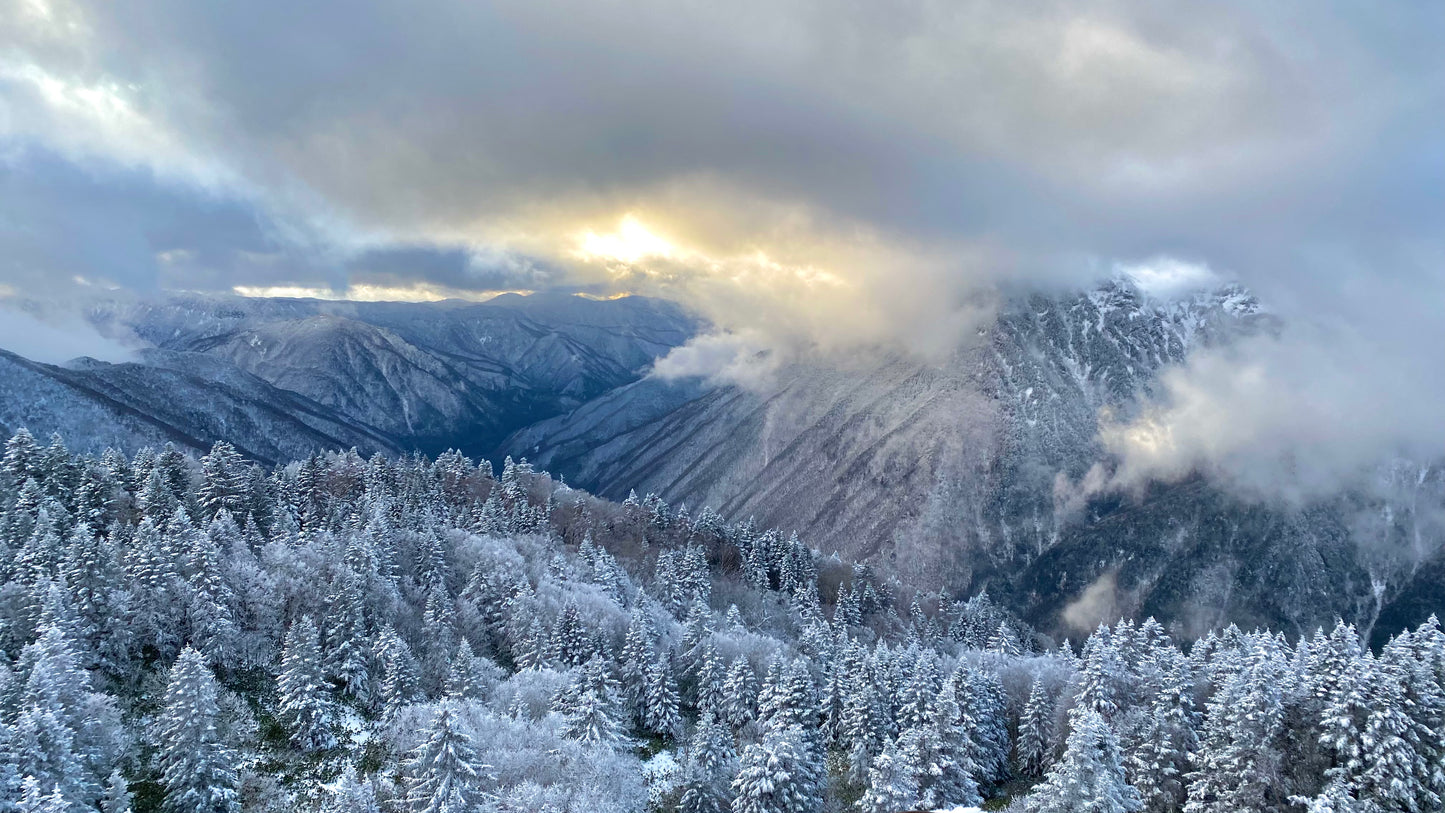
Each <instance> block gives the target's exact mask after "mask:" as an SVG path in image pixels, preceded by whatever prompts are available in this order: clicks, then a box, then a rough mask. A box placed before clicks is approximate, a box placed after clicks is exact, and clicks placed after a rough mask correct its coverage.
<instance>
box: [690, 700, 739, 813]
mask: <svg viewBox="0 0 1445 813" xmlns="http://www.w3.org/2000/svg"><path fill="white" fill-rule="evenodd" d="M736 763H737V754H736V753H735V752H734V750H733V740H732V736H731V735H730V734H729V733H728V730H727V728H726V727H724V726H723V725H722V724H721V723H719V722H718V721H717V719H716V718H715V717H713V715H711V714H704V715H703V716H702V719H701V720H699V721H698V725H697V730H696V731H694V732H693V734H692V739H690V740H689V741H688V746H687V758H686V761H685V764H684V767H683V779H682V788H683V790H682V797H681V800H680V802H679V807H680V809H681V810H682V813H724V812H725V811H727V809H728V807H729V803H730V802H731V801H732V796H731V793H730V786H731V784H732V779H733V775H734V774H735V772H736V770H737V764H736Z"/></svg>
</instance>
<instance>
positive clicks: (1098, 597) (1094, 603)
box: [1061, 570, 1119, 634]
mask: <svg viewBox="0 0 1445 813" xmlns="http://www.w3.org/2000/svg"><path fill="white" fill-rule="evenodd" d="M1061 615H1062V617H1063V619H1064V623H1065V624H1068V625H1069V627H1070V628H1071V629H1073V630H1074V631H1076V632H1079V633H1083V634H1088V633H1090V632H1093V631H1094V630H1096V629H1098V627H1099V625H1100V624H1112V623H1114V622H1115V621H1116V620H1118V618H1119V600H1118V575H1117V574H1116V573H1114V572H1113V571H1112V570H1111V571H1109V572H1108V573H1105V574H1104V575H1102V576H1100V577H1099V578H1097V579H1095V580H1094V582H1093V583H1092V584H1090V585H1089V586H1088V587H1085V588H1084V592H1083V593H1080V594H1079V597H1078V598H1076V599H1074V600H1073V601H1071V602H1069V604H1068V606H1066V607H1064V610H1063V613H1062V614H1061Z"/></svg>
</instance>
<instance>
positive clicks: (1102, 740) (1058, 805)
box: [1026, 708, 1143, 813]
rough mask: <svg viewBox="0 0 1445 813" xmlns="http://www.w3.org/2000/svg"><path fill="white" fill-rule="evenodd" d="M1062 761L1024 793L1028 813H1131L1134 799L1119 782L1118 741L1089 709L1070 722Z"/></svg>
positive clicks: (1137, 802)
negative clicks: (1069, 730) (1026, 795)
mask: <svg viewBox="0 0 1445 813" xmlns="http://www.w3.org/2000/svg"><path fill="white" fill-rule="evenodd" d="M1073 729H1074V730H1073V731H1072V732H1070V733H1069V739H1068V743H1067V745H1066V746H1065V748H1064V755H1063V757H1061V758H1060V759H1059V761H1058V763H1057V764H1055V765H1054V767H1053V768H1051V769H1050V770H1049V774H1048V777H1047V778H1046V779H1045V780H1044V781H1043V782H1042V783H1040V784H1038V785H1036V786H1035V787H1034V789H1033V790H1032V791H1031V792H1030V793H1029V797H1028V802H1027V806H1026V809H1027V810H1028V811H1029V813H1135V811H1139V810H1142V809H1143V802H1142V801H1141V800H1140V799H1139V794H1138V792H1137V791H1136V790H1134V788H1133V786H1131V785H1130V784H1129V783H1128V782H1127V781H1125V779H1124V764H1123V755H1122V754H1121V753H1120V751H1119V741H1118V738H1117V737H1115V736H1114V731H1113V729H1111V728H1110V727H1109V724H1108V722H1106V721H1105V720H1104V718H1103V716H1102V715H1100V714H1099V713H1098V712H1097V711H1095V710H1093V709H1092V708H1086V709H1083V710H1082V711H1081V712H1080V713H1079V714H1077V715H1075V716H1074V719H1073Z"/></svg>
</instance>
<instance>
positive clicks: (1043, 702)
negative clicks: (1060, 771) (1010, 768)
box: [1017, 677, 1054, 776]
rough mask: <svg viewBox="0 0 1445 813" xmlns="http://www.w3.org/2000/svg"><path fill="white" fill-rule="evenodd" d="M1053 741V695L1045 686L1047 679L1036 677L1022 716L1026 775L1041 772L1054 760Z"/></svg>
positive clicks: (1023, 770)
mask: <svg viewBox="0 0 1445 813" xmlns="http://www.w3.org/2000/svg"><path fill="white" fill-rule="evenodd" d="M1053 741H1054V703H1053V699H1052V698H1051V697H1050V696H1049V693H1048V690H1047V689H1046V688H1044V682H1043V680H1041V679H1040V678H1038V677H1035V678H1034V680H1033V684H1032V685H1031V686H1030V688H1029V699H1028V702H1026V703H1025V704H1024V713H1023V716H1022V717H1020V718H1019V738H1018V744H1017V753H1018V769H1019V773H1021V774H1023V775H1024V776H1039V775H1041V774H1042V773H1043V772H1044V770H1045V769H1046V768H1048V767H1049V764H1050V763H1051V762H1052V761H1053V760H1052V756H1053V754H1052V751H1053V747H1052V743H1053Z"/></svg>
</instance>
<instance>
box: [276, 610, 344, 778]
mask: <svg viewBox="0 0 1445 813" xmlns="http://www.w3.org/2000/svg"><path fill="white" fill-rule="evenodd" d="M276 688H277V690H278V692H279V693H280V695H281V702H280V706H279V708H278V709H277V717H278V719H280V720H281V723H282V725H284V726H285V727H286V728H287V730H288V732H289V733H290V735H291V742H292V743H293V744H294V745H295V746H296V747H297V748H300V749H302V750H305V751H324V750H326V749H328V748H332V747H334V746H335V745H336V735H335V734H334V733H333V732H332V730H331V728H332V725H333V724H334V723H335V718H336V708H335V705H334V704H333V703H332V700H331V696H330V689H329V687H328V686H327V684H326V679H325V676H324V675H323V673H322V671H321V648H320V646H319V645H318V644H317V632H316V624H315V622H313V621H312V620H311V618H310V616H306V617H303V618H302V619H301V620H299V621H297V622H296V623H294V624H292V625H291V629H290V631H289V632H287V633H286V644H285V647H284V648H283V649H282V652H281V674H280V676H279V677H278V678H277V680H276Z"/></svg>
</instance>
